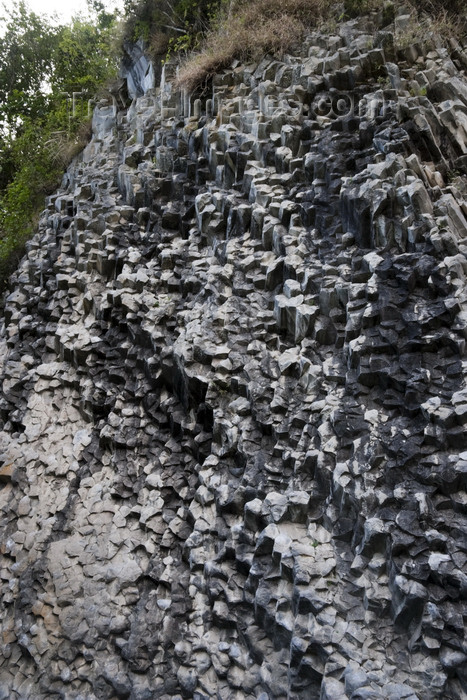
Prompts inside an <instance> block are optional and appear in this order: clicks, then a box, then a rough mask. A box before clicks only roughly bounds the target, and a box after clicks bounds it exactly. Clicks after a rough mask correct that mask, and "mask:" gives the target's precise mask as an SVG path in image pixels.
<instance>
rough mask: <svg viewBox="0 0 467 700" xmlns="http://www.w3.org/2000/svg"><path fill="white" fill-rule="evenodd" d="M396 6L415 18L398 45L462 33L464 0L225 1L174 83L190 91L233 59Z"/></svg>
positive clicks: (466, 16)
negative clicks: (408, 10) (318, 28)
mask: <svg viewBox="0 0 467 700" xmlns="http://www.w3.org/2000/svg"><path fill="white" fill-rule="evenodd" d="M398 5H403V6H404V7H407V6H409V7H410V5H412V7H413V18H414V20H413V23H411V26H410V28H409V30H408V31H407V32H404V36H399V37H398V38H397V39H396V41H397V44H398V46H399V47H401V44H402V45H404V44H407V45H409V44H410V43H414V42H418V41H421V42H423V41H425V40H426V39H428V38H430V37H432V36H433V35H434V34H436V35H438V36H441V37H443V38H444V39H445V40H449V39H450V38H453V37H457V38H458V37H460V36H462V35H464V36H465V32H466V26H467V12H466V5H465V0H408V5H407V0H406V1H405V2H403V1H402V0H343V1H342V2H341V3H335V2H333V0H249V1H248V0H237V2H235V0H230V3H229V10H228V11H225V12H224V14H223V15H221V16H220V17H219V19H218V21H217V23H216V26H215V27H214V28H212V29H211V30H210V31H209V32H208V33H207V35H206V36H205V39H204V42H203V43H202V48H201V50H200V51H198V52H197V53H194V54H191V56H189V57H188V59H187V60H185V61H184V62H183V63H182V65H181V68H180V71H179V77H178V83H179V85H180V87H184V88H186V89H187V90H194V89H195V88H198V87H200V86H202V85H203V84H206V83H207V81H209V79H210V78H212V76H214V75H215V74H216V73H217V72H218V71H220V70H223V69H224V68H227V67H228V66H229V65H231V63H232V62H233V61H234V60H235V59H237V60H240V61H243V62H245V61H249V60H257V59H259V58H261V57H263V56H265V55H266V54H273V55H280V54H281V53H283V52H286V51H288V50H290V49H292V48H293V46H294V45H295V44H298V43H299V42H300V41H301V40H302V38H303V36H304V34H306V32H307V31H309V30H310V28H312V27H316V26H323V25H324V23H325V22H326V21H327V20H329V19H332V18H336V17H338V16H340V18H341V19H345V18H350V17H356V16H359V15H364V14H366V13H368V12H371V11H374V10H379V11H382V20H383V24H388V23H390V22H391V21H392V20H393V18H394V14H395V10H396V8H397V6H398ZM339 8H340V9H339ZM405 34H406V36H405Z"/></svg>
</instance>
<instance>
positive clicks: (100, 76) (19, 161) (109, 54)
mask: <svg viewBox="0 0 467 700" xmlns="http://www.w3.org/2000/svg"><path fill="white" fill-rule="evenodd" d="M90 7H91V10H92V17H88V18H85V17H80V16H77V17H75V18H74V19H73V21H72V22H71V23H70V24H69V25H60V24H53V23H52V22H51V21H50V18H47V17H40V16H39V15H37V14H36V13H34V12H31V11H30V10H29V9H28V7H27V5H26V3H25V2H24V0H21V1H20V3H19V4H18V5H16V6H14V7H13V8H12V9H11V11H10V12H9V15H8V16H7V17H3V18H2V19H3V22H2V23H3V25H4V32H3V35H2V36H0V288H1V287H2V286H3V284H4V281H5V276H6V273H7V271H8V269H9V266H10V264H11V262H12V260H14V259H15V258H16V257H17V255H19V254H20V252H21V250H22V247H23V245H24V242H25V241H26V240H27V237H28V236H29V234H30V232H31V229H32V225H33V221H34V216H35V213H36V212H37V211H38V210H39V209H40V208H41V206H42V204H43V201H44V195H45V194H49V193H50V192H52V191H53V189H55V187H56V186H57V184H58V181H59V177H60V173H61V172H62V170H63V167H64V166H65V165H66V163H67V161H68V160H69V158H70V157H71V156H72V155H74V153H75V152H76V150H77V148H79V145H80V133H81V132H82V130H83V127H82V122H83V118H86V117H87V112H88V100H89V99H90V98H92V97H93V96H94V95H95V93H96V91H97V90H98V88H99V87H100V86H101V85H102V84H103V83H104V82H105V81H106V79H108V78H110V77H112V76H113V75H114V74H115V72H116V68H117V59H116V55H115V50H114V45H115V41H114V24H115V21H116V17H115V16H114V15H111V14H110V13H108V12H106V10H105V7H104V5H103V4H102V3H101V2H100V0H91V2H90Z"/></svg>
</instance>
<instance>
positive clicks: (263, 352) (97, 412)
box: [0, 15, 467, 700]
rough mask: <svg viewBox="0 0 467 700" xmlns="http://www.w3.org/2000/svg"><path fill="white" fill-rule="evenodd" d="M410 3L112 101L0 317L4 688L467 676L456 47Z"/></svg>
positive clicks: (350, 692) (114, 693)
mask: <svg viewBox="0 0 467 700" xmlns="http://www.w3.org/2000/svg"><path fill="white" fill-rule="evenodd" d="M406 19H407V18H404V17H403V16H398V17H397V18H396V22H395V25H394V24H393V25H391V26H389V27H384V26H382V23H381V18H380V17H379V16H378V15H374V16H372V17H371V18H369V19H368V20H365V21H364V22H363V21H362V20H361V19H360V20H359V21H358V22H347V23H344V24H341V25H339V26H338V27H337V28H336V29H335V33H333V34H330V35H324V34H321V33H318V32H315V33H313V34H310V36H308V37H307V40H306V42H305V43H304V44H303V46H302V49H301V53H300V54H297V55H293V56H292V55H290V56H286V57H285V58H284V60H283V61H279V60H273V59H271V58H265V59H264V60H263V61H261V63H260V64H259V65H236V66H233V67H232V69H230V70H228V71H225V72H224V73H222V74H221V75H219V76H217V77H216V78H215V80H214V84H213V93H212V94H209V96H206V95H204V96H202V97H201V99H200V100H199V101H196V102H194V103H193V99H191V100H190V98H189V96H187V95H186V94H184V93H183V92H180V91H179V90H177V89H176V88H175V87H174V82H173V77H174V76H173V75H172V74H171V71H172V73H173V69H172V68H171V66H170V65H169V66H166V69H165V74H164V75H163V78H162V82H161V85H160V87H157V88H151V89H147V85H146V86H145V88H144V89H145V90H146V92H145V94H143V95H141V96H139V97H135V99H134V100H133V102H132V104H131V106H130V107H129V109H128V110H123V109H121V110H120V111H118V110H117V106H116V105H115V104H105V103H100V104H99V105H98V106H97V107H96V110H95V113H94V120H93V138H92V141H91V142H90V143H89V145H88V146H87V147H86V149H85V150H84V152H83V153H82V155H81V156H80V157H79V158H78V159H77V160H76V161H75V162H74V163H73V165H72V166H71V167H70V169H69V170H68V172H67V174H66V175H65V177H64V180H63V184H62V187H61V189H60V190H59V191H58V192H57V193H56V195H54V196H52V197H51V198H50V200H49V203H48V207H47V209H46V210H45V211H44V212H43V214H42V217H41V220H40V223H39V227H38V232H37V234H36V235H35V236H34V238H33V239H32V240H31V242H30V244H29V246H28V251H27V255H26V256H25V258H24V259H23V260H22V262H21V264H20V266H19V268H18V270H17V272H16V273H15V275H14V276H13V278H12V281H11V293H9V296H8V298H7V300H6V305H5V310H4V317H3V321H2V325H1V332H0V346H1V351H0V372H1V380H2V394H1V403H0V409H1V414H0V417H1V424H0V427H1V432H0V454H1V459H2V461H1V465H2V466H1V467H0V484H1V489H0V505H1V521H0V522H1V550H0V551H1V569H0V571H1V586H0V595H1V600H2V615H1V619H0V628H1V636H0V644H1V652H0V698H1V699H4V700H6V699H8V700H52V699H54V698H63V699H64V700H110V699H114V698H128V699H130V700H153V699H155V698H157V699H158V700H169V699H170V700H176V699H178V698H194V699H196V700H207V699H208V698H218V699H219V700H253V699H256V700H268V699H270V700H272V699H273V698H274V699H275V698H281V699H285V698H287V699H288V700H299V699H307V700H314V699H316V700H318V699H320V700H340V699H345V698H348V699H351V700H364V699H368V700H369V699H375V700H376V699H385V700H399V699H403V700H416V698H418V699H419V700H435V699H441V698H442V699H443V700H461V699H462V698H465V697H466V693H467V675H466V668H467V666H466V661H467V648H466V642H465V638H464V626H465V617H466V614H467V603H466V595H467V575H466V560H467V548H466V537H465V532H466V507H467V496H466V482H467V440H466V437H465V431H464V424H465V422H466V421H467V386H466V377H467V369H466V365H465V360H464V356H465V342H466V338H467V306H466V302H467V289H466V284H465V276H466V271H467V258H466V254H467V239H466V236H467V221H466V215H467V196H466V193H467V188H466V186H465V173H467V117H466V115H467V79H466V75H465V72H464V71H465V70H466V69H467V53H466V51H465V50H464V48H463V47H462V46H460V45H458V44H456V43H455V42H452V46H451V49H450V50H447V49H445V48H443V47H442V45H441V44H440V43H439V42H437V41H436V39H434V40H433V41H431V42H427V43H425V44H424V45H423V46H422V45H410V46H408V47H406V48H405V49H400V48H398V46H397V31H396V36H395V31H394V28H395V29H396V30H397V28H398V27H402V26H404V22H405V21H406ZM395 39H396V41H395ZM146 77H147V73H146ZM207 97H209V99H207ZM464 418H465V419H466V420H465V421H464Z"/></svg>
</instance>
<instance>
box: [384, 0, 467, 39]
mask: <svg viewBox="0 0 467 700" xmlns="http://www.w3.org/2000/svg"><path fill="white" fill-rule="evenodd" d="M411 5H412V7H413V10H412V13H411V21H410V23H409V25H408V27H407V28H406V29H405V30H404V31H403V32H400V33H398V34H396V36H395V40H396V46H397V48H398V49H405V48H407V47H409V46H411V45H412V44H424V43H426V42H427V41H432V40H433V38H434V37H438V38H439V39H441V40H442V41H443V43H445V44H446V45H448V43H449V41H450V40H451V39H460V38H461V37H462V36H465V31H466V17H465V11H464V17H462V15H460V14H457V13H456V12H452V9H451V8H449V9H446V8H445V7H442V3H435V2H431V1H427V2H425V3H423V2H422V3H420V2H419V0H411Z"/></svg>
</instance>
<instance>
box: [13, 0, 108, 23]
mask: <svg viewBox="0 0 467 700" xmlns="http://www.w3.org/2000/svg"><path fill="white" fill-rule="evenodd" d="M103 2H104V4H105V7H106V9H108V10H113V9H114V8H115V7H116V6H118V5H121V2H119V0H111V1H110V2H109V1H108V0H103ZM2 4H3V3H2ZM14 4H16V3H15V2H14V0H6V2H5V5H6V6H7V7H8V6H12V5H14ZM26 5H27V6H28V7H29V8H30V9H31V10H32V11H33V12H35V13H36V14H38V15H53V14H57V15H58V16H59V19H60V20H61V22H65V23H67V22H69V21H70V20H71V18H72V16H74V15H76V14H78V13H79V12H83V13H87V9H88V6H87V3H86V0H71V2H70V0H26Z"/></svg>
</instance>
